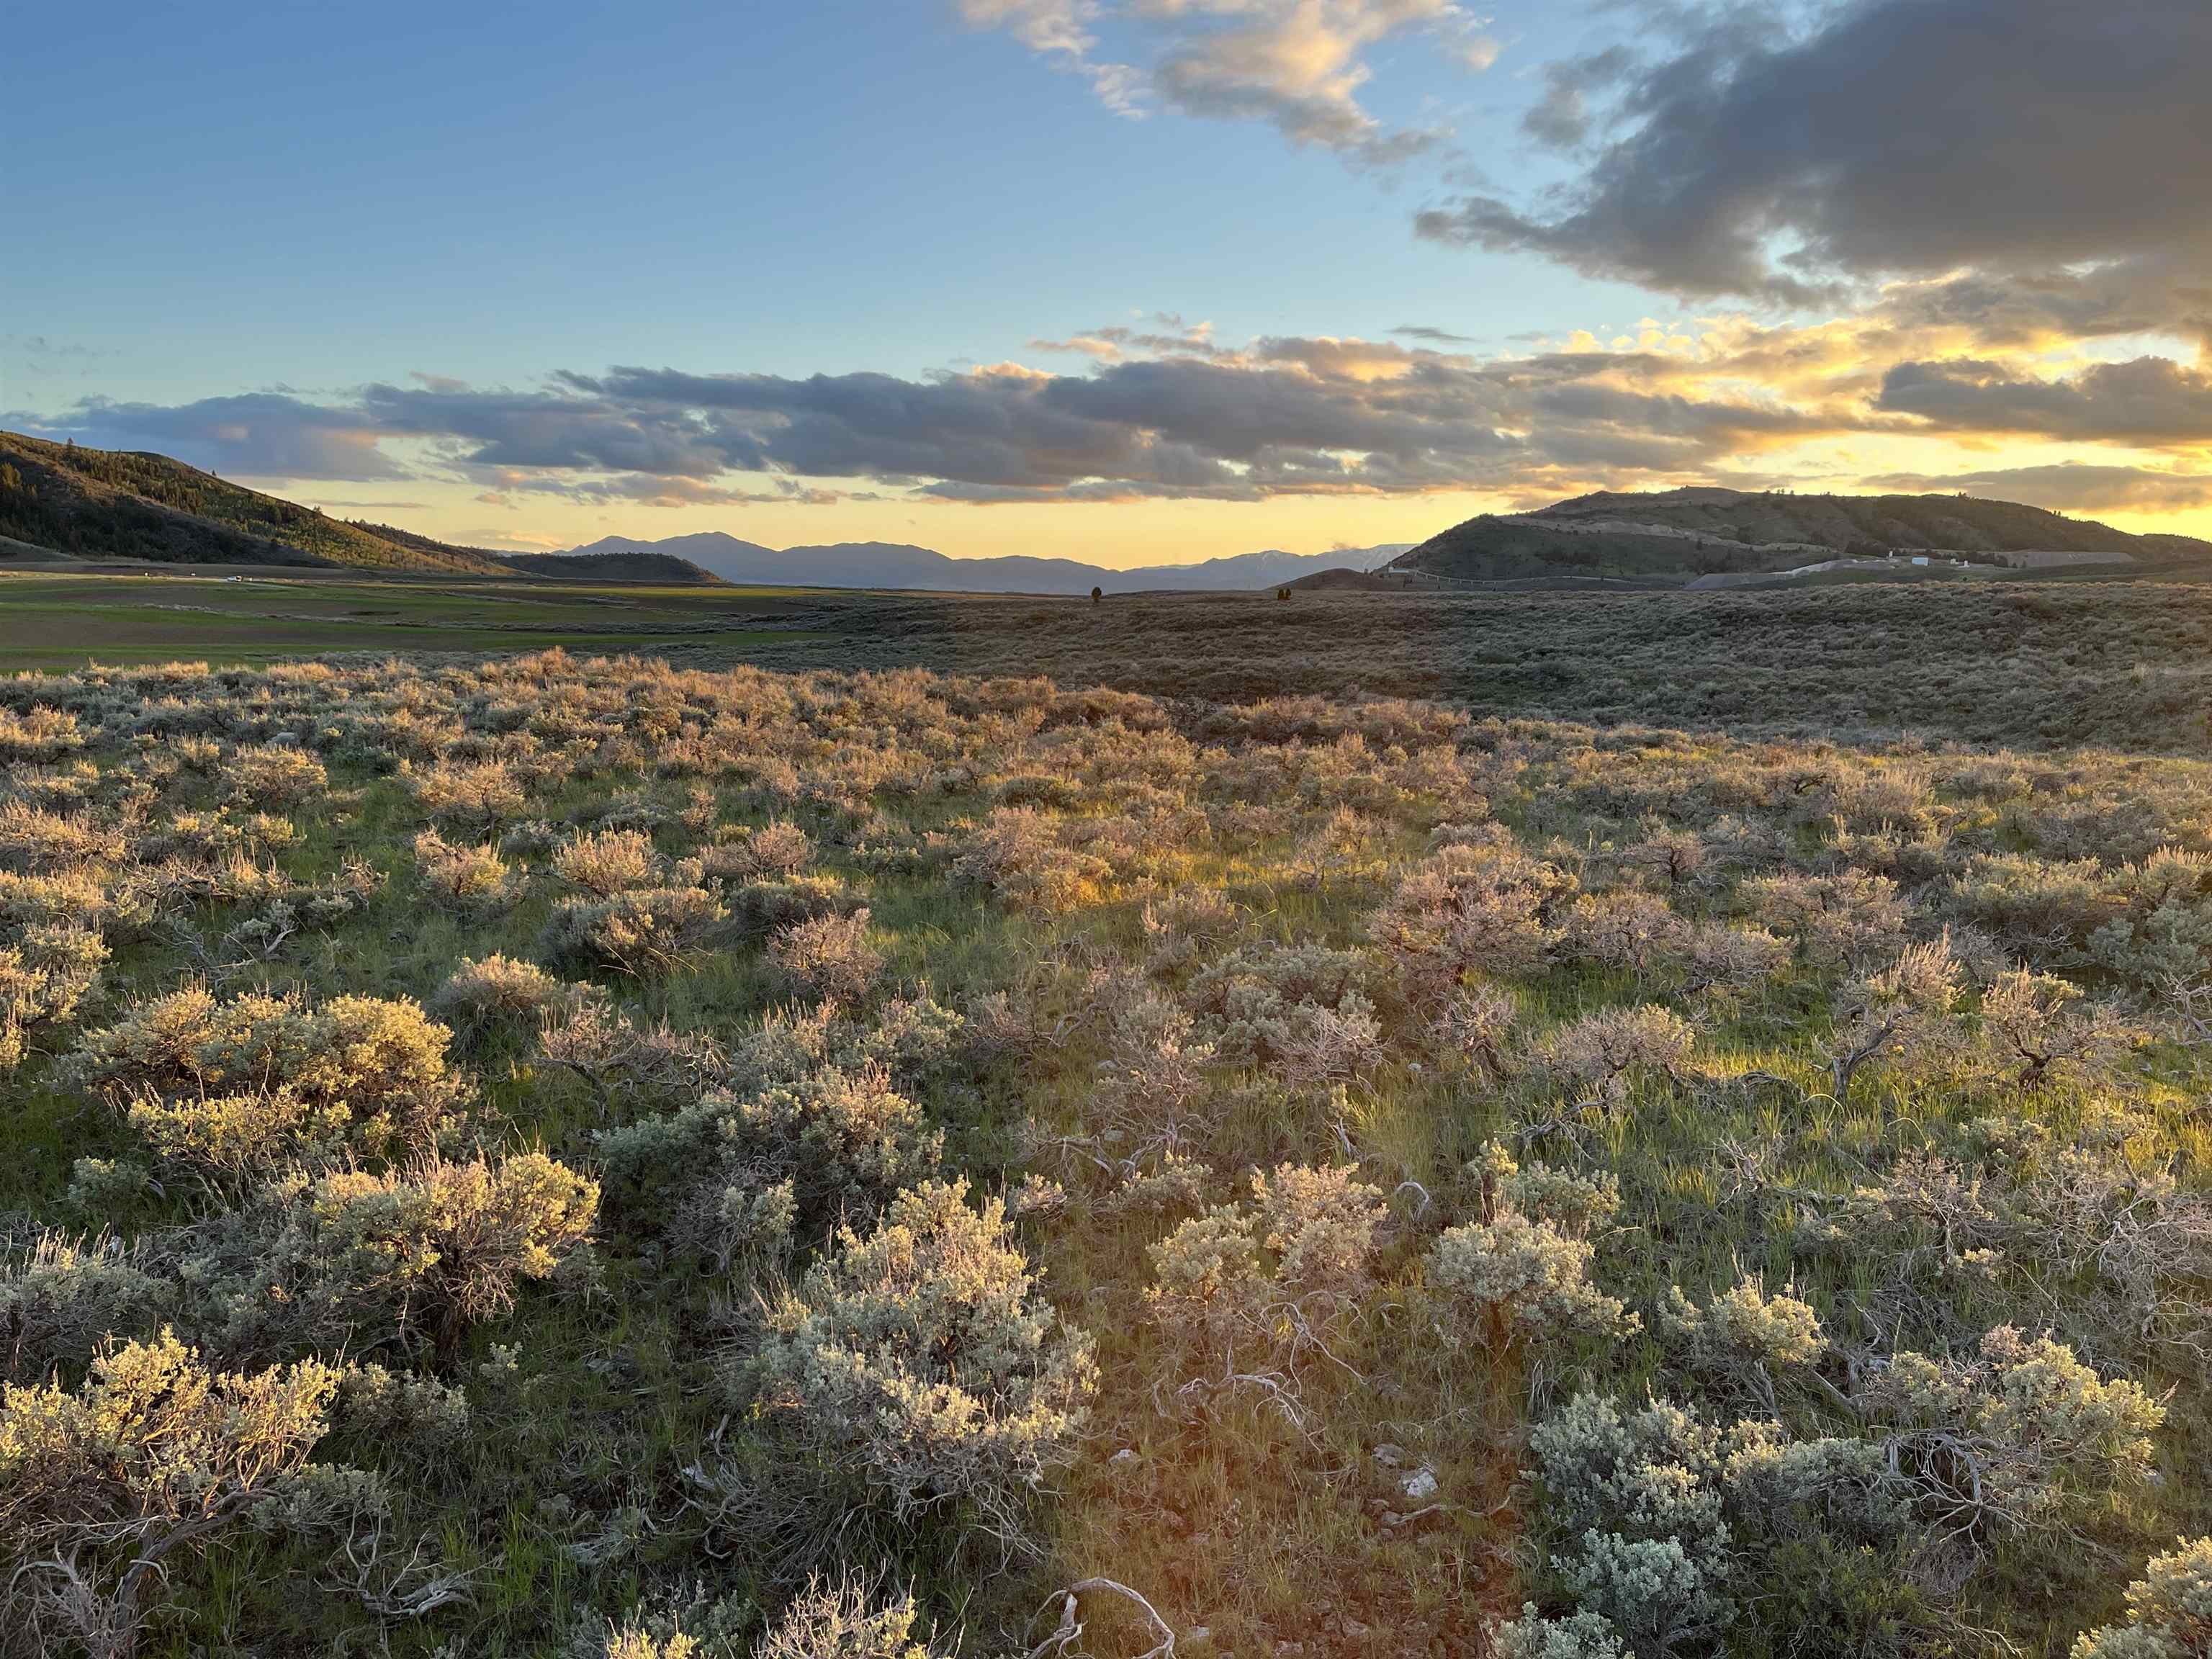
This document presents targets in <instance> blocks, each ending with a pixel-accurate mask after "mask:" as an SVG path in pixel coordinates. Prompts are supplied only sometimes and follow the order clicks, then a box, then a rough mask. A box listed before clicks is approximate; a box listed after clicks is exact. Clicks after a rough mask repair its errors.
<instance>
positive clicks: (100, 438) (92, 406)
mask: <svg viewBox="0 0 2212 1659" xmlns="http://www.w3.org/2000/svg"><path fill="white" fill-rule="evenodd" d="M8 419H9V424H11V425H14V426H16V427H19V428H21V429H23V430H26V431H29V432H34V433H40V434H43V435H51V436H53V437H55V438H57V439H59V438H74V439H75V440H76V441H78V442H79V443H83V444H89V445H91V446H93V447H95V448H99V449H149V450H156V451H159V452H160V453H162V454H165V455H173V456H175V457H176V458H177V459H179V460H183V461H187V462H190V463H191V465H195V466H199V467H204V468H205V469H206V470H208V471H211V472H221V473H224V474H226V475H228V476H229V477H241V478H318V479H325V480H330V481H332V482H344V483H371V482H374V481H375V480H379V479H385V478H399V477H406V476H407V474H406V471H405V469H404V468H403V467H401V466H400V465H398V463H397V462H395V461H393V460H392V459H391V457H389V456H387V455H386V454H385V453H383V452H382V451H381V450H380V448H378V447H377V444H378V440H379V439H380V437H381V436H382V434H381V433H380V430H379V429H378V426H377V423H376V422H375V421H374V419H373V418H372V417H371V416H369V415H368V413H367V412H366V411H364V410H360V409H352V408H333V407H331V406H329V405H327V404H317V403H312V402H309V401H307V400H306V399H304V398H298V397H295V396H294V395H292V394H291V393H289V392H247V393H245V394H243V395H241V396H239V397H232V398H201V399H199V400H198V401H197V402H195V403H188V404H168V405H162V404H142V403H115V402H112V401H111V400H109V399H107V398H87V399H86V400H84V401H83V402H82V403H80V404H77V405H76V408H75V409H74V410H72V411H71V413H70V416H69V418H68V419H67V421H66V422H64V424H62V425H59V426H48V425H46V424H45V423H43V422H40V421H39V420H38V419H37V418H36V417H35V416H25V415H14V416H9V417H8Z"/></svg>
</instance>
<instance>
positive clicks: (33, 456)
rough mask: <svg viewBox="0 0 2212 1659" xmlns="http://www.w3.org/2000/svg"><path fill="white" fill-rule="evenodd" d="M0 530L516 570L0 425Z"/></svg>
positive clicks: (244, 552) (19, 535)
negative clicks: (33, 436)
mask: <svg viewBox="0 0 2212 1659" xmlns="http://www.w3.org/2000/svg"><path fill="white" fill-rule="evenodd" d="M0 536H4V537H9V538H14V539H16V540H19V541H23V542H28V543H32V544H35V545H37V546H40V547H44V548H51V549H52V550H56V551H58V552H62V553H68V554H73V555H76V556H78V557H81V558H88V559H147V560H152V561H155V562H160V563H165V564H274V565H285V564H291V565H309V566H329V565H344V566H352V567H356V568H362V569H369V570H416V571H444V572H449V573H455V574H470V575H479V576H497V575H506V574H511V573H510V572H509V571H508V570H507V567H506V566H504V565H502V564H501V562H499V559H498V557H497V556H496V555H494V554H490V553H486V552H483V551H481V550H477V549H475V548H468V547H451V546H448V545H447V544H445V543H443V542H438V541H433V540H431V539H430V538H428V537H427V536H416V535H413V534H411V533H410V532H405V531H399V530H392V529H390V528H388V527H386V526H379V525H363V524H349V523H347V522H346V521H344V520H340V519H332V518H329V517H327V516H325V514H323V513H320V512H318V511H317V510H316V509H315V508H313V507H301V506H300V505H299V504H298V503H297V502H295V501H284V500H283V499H281V498H280V497H278V496H275V495H263V494H262V493H261V492H260V491H258V490H255V489H246V488H244V487H243V486H241V485H239V484H234V483H226V482H225V481H224V480H222V479H221V478H218V477H216V476H215V475H214V474H213V473H211V472H203V471H200V470H199V469H198V468H197V467H192V466H187V465H185V464H184V463H183V462H182V461H175V460H171V459H169V458H168V457H167V456H166V455H155V454H149V453H142V452H138V451H134V450H111V449H82V448H79V447H76V446H75V445H72V444H56V443H48V442H47V441H46V440H44V439H42V438H30V437H25V436H23V435H20V434H17V433H13V432H0Z"/></svg>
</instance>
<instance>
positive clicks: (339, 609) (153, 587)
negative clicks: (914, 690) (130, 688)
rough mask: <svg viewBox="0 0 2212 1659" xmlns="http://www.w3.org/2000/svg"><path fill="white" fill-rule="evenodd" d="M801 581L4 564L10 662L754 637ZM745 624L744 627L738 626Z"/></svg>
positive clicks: (760, 636)
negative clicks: (349, 574) (637, 581)
mask: <svg viewBox="0 0 2212 1659" xmlns="http://www.w3.org/2000/svg"><path fill="white" fill-rule="evenodd" d="M797 593H798V590H793V589H781V590H779V589H744V590H736V589H732V590H728V591H719V590H714V589H701V588H688V587H666V588H656V587H605V588H600V587H568V586H562V587H553V586H526V585H523V584H520V583H501V584H494V583H488V582H487V583H475V582H458V581H435V580H432V581H416V580H331V579H328V578H324V577H318V576H277V575H254V576H237V577H223V576H171V575H127V576H126V575H85V574H75V573H71V574H62V575H51V574H43V573H41V574H22V575H17V574H6V575H0V670H5V671H21V670H25V669H40V670H46V669H59V668H70V667H75V666H77V665H81V664H82V663H84V662H86V661H87V660H88V659H97V660H99V661H100V662H104V663H114V664H125V663H142V662H161V661H167V660H170V659H174V658H177V657H179V656H187V657H191V658H193V659H205V660H207V661H208V662H210V663H212V664H216V665H252V664H258V663H264V662H271V661H276V660H278V659H283V658H286V657H297V656H318V655H323V654H325V653H332V652H349V651H374V652H390V651H401V652H408V653H416V652H428V651H440V652H444V651H453V652H467V653H483V652H488V651H538V650H544V649H545V648H547V647H551V646H556V645H567V646H574V647H579V648H584V649H589V650H592V651H654V650H663V649H666V648H668V647H675V646H680V645H684V644H687V643H696V642H698V641H699V638H700V636H701V635H714V636H715V637H716V638H717V640H718V641H721V642H722V643H725V644H728V645H735V646H739V647H746V646H751V645H757V644H760V643H763V642H765V641H770V640H775V639H781V638H785V637H787V636H789V635H790V633H791V631H792V630H790V629H780V628H775V627H769V628H763V627H761V626H759V624H760V623H762V622H763V621H764V620H767V619H769V618H771V617H775V616H777V615H779V614H781V611H782V610H784V609H786V608H787V607H788V606H789V605H790V602H791V601H792V599H793V598H794V597H796V596H797ZM732 635H734V636H735V637H734V638H732V637H730V636H732Z"/></svg>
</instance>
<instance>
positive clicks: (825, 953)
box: [769, 908, 884, 1007]
mask: <svg viewBox="0 0 2212 1659" xmlns="http://www.w3.org/2000/svg"><path fill="white" fill-rule="evenodd" d="M769 960H770V961H771V962H773V963H775V966H776V969H777V970H778V971H779V972H780V973H781V974H782V975H783V976H784V978H785V979H786V980H787V981H788V982H789V983H790V985H791V986H792V987H793V989H794V990H797V991H799V992H801V993H804V994H806V995H809V996H814V997H818V998H820V999H821V1000H823V1001H824V1002H834V1003H838V1004H841V1005H842V1006H847V1007H854V1006H859V1005H860V1004H861V1003H864V1002H866V1000H868V994H869V993H870V992H872V991H873V990H874V989H875V987H876V981H878V979H880V978H881V977H882V976H883V971H884V957H883V952H881V951H878V950H877V949H876V947H875V946H874V945H871V944H870V943H869V942H868V912H867V910H866V908H861V909H858V910H855V911H854V912H853V914H852V915H849V916H817V917H815V918H814V919H813V920H812V921H801V922H796V923H793V925H792V926H791V927H788V928H787V929H785V930H784V931H783V932H782V933H779V934H777V935H776V936H775V939H773V940H771V941H770V942H769Z"/></svg>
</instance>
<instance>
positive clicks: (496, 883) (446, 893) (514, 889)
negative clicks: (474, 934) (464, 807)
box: [415, 829, 523, 916]
mask: <svg viewBox="0 0 2212 1659" xmlns="http://www.w3.org/2000/svg"><path fill="white" fill-rule="evenodd" d="M415 878H416V883H417V884H418V885H419V886H420V887H421V888H422V891H423V892H424V893H425V894H427V895H428V896H429V897H430V899H431V902H434V903H435V904H437V905H439V906H440V907H441V908H444V909H447V910H452V911H454V912H456V913H458V914H459V915H465V916H485V915H496V914H498V913H499V912H501V911H502V910H506V909H508V908H512V907H513V904H514V903H515V902H516V901H517V900H519V899H520V897H521V896H522V890H523V882H522V880H521V878H520V877H519V876H518V875H517V874H516V873H515V872H513V870H510V869H509V868H508V867H507V860H504V859H502V858H501V857H500V855H499V850H498V849H497V848H493V847H470V846H460V847H456V846H454V845H453V844H452V843H451V842H447V840H446V839H445V837H444V836H441V835H439V834H438V832H437V831H436V830H435V829H426V830H424V831H423V832H422V834H421V835H419V836H416V837H415Z"/></svg>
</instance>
